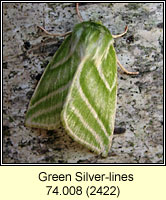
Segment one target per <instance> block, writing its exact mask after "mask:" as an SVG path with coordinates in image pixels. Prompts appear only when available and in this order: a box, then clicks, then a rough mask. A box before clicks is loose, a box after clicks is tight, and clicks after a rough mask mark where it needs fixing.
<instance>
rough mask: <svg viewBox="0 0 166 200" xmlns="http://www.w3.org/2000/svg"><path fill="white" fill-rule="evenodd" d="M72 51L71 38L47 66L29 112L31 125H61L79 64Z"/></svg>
mask: <svg viewBox="0 0 166 200" xmlns="http://www.w3.org/2000/svg"><path fill="white" fill-rule="evenodd" d="M72 49H73V44H72V43H71V35H69V36H68V37H67V38H66V39H65V40H64V42H63V44H62V45H61V46H60V48H59V49H58V50H57V52H56V53H55V55H54V57H53V59H52V60H51V62H50V63H49V64H48V65H47V67H46V69H45V71H44V73H43V75H42V77H41V79H40V81H39V83H38V85H37V87H36V89H35V92H34V94H33V96H32V98H31V101H30V104H29V107H28V111H27V113H26V119H25V124H26V125H27V126H30V127H35V128H45V129H49V130H51V129H56V128H57V126H58V125H59V124H60V113H61V111H62V108H63V104H64V101H65V99H66V96H67V93H68V89H69V87H70V85H71V81H72V79H73V76H74V73H75V71H76V69H77V65H78V63H77V59H75V57H73V56H71V54H72ZM73 59H75V60H73Z"/></svg>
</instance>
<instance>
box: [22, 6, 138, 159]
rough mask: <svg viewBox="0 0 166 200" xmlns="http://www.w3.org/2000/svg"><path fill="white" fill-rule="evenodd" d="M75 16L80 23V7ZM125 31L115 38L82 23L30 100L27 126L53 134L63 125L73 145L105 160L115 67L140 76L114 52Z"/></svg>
mask: <svg viewBox="0 0 166 200" xmlns="http://www.w3.org/2000/svg"><path fill="white" fill-rule="evenodd" d="M76 11H77V14H78V16H79V18H80V21H82V17H81V15H80V13H79V10H78V4H76ZM41 29H42V30H43V31H44V32H46V33H47V34H50V33H48V32H47V31H46V30H45V29H43V28H42V27H41ZM126 32H127V28H126V29H125V31H124V33H122V34H119V35H112V34H111V33H110V31H109V30H108V29H107V28H106V27H105V26H104V25H102V24H101V23H99V22H92V21H85V22H83V21H82V22H81V23H79V24H77V25H75V27H74V29H73V31H72V32H68V33H65V34H63V36H66V38H65V40H64V42H63V43H62V45H61V46H60V48H59V49H58V50H57V52H56V53H55V55H54V56H53V58H52V60H51V61H50V63H49V64H48V65H47V67H46V69H45V71H44V73H43V75H42V77H41V79H40V81H39V83H38V85H37V87H36V89H35V91H34V94H33V96H32V98H31V100H30V103H29V107H28V111H27V113H26V119H25V124H26V126H30V127H35V128H43V129H48V130H55V129H57V128H58V127H59V126H60V125H62V126H63V127H64V129H65V130H66V132H67V133H68V134H69V135H70V136H71V137H72V138H73V139H74V140H75V141H77V142H79V143H81V144H82V145H84V146H86V147H87V148H88V149H90V150H92V151H93V152H96V153H97V154H101V155H102V156H103V157H106V156H107V155H108V152H109V150H110V146H111V142H112V137H113V131H114V122H115V112H116V103H117V63H118V64H119V65H120V67H121V68H122V69H123V70H124V71H125V72H126V73H127V74H138V72H128V71H127V70H126V69H125V68H124V67H123V66H122V65H121V64H120V62H119V61H118V59H117V56H116V53H115V49H114V46H113V42H114V38H118V37H121V36H123V35H124V34H125V33H126ZM55 35H56V36H57V35H58V34H55Z"/></svg>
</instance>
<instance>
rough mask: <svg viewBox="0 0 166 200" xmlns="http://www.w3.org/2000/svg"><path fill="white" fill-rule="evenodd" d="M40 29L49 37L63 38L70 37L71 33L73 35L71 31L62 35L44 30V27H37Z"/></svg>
mask: <svg viewBox="0 0 166 200" xmlns="http://www.w3.org/2000/svg"><path fill="white" fill-rule="evenodd" d="M37 27H38V28H40V29H41V30H42V31H44V33H45V34H47V35H51V36H54V37H56V36H61V37H65V36H66V35H69V34H70V33H72V32H71V31H68V32H66V33H63V34H60V33H49V32H48V31H47V30H46V29H44V28H43V27H41V26H37Z"/></svg>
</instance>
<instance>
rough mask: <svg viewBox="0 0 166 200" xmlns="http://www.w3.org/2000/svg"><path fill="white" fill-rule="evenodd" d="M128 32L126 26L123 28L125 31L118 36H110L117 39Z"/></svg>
mask: <svg viewBox="0 0 166 200" xmlns="http://www.w3.org/2000/svg"><path fill="white" fill-rule="evenodd" d="M127 30H128V26H126V27H125V30H124V32H123V33H121V34H119V35H112V37H113V38H118V37H122V36H123V35H125V34H126V33H127Z"/></svg>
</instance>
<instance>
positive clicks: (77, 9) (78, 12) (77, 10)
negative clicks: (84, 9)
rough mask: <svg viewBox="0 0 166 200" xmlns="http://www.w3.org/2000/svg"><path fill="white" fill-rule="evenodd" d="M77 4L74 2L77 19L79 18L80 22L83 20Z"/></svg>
mask: <svg viewBox="0 0 166 200" xmlns="http://www.w3.org/2000/svg"><path fill="white" fill-rule="evenodd" d="M78 6H79V3H76V12H77V15H78V17H79V20H80V21H81V22H83V19H82V16H81V14H80V11H79V8H78Z"/></svg>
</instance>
